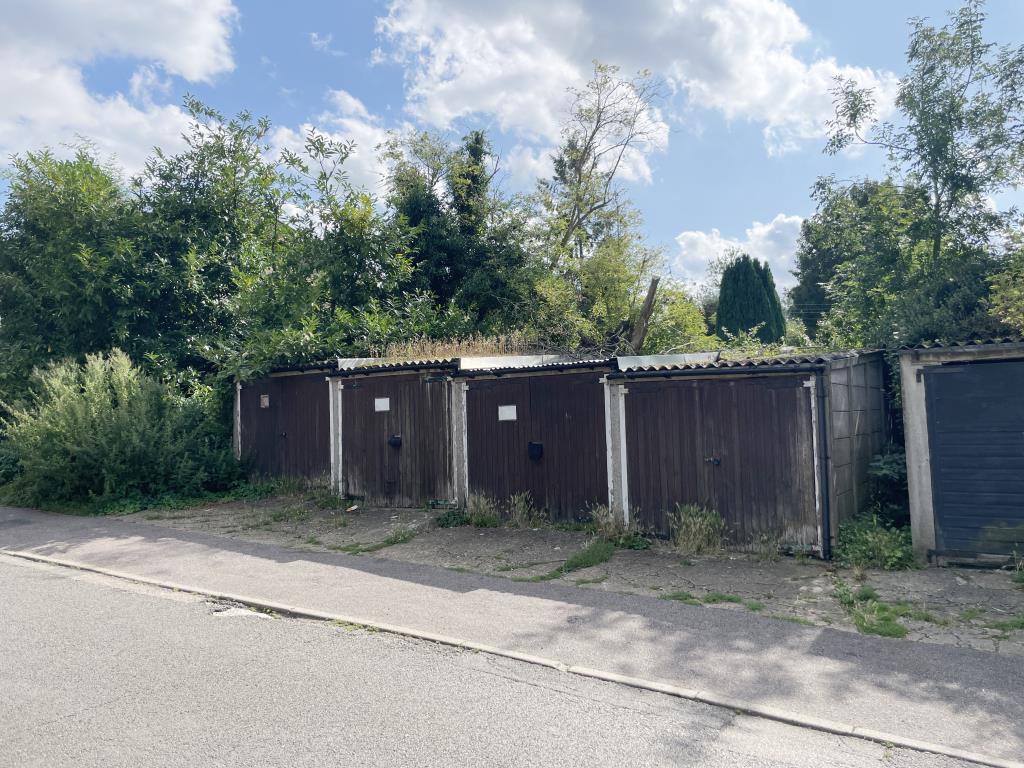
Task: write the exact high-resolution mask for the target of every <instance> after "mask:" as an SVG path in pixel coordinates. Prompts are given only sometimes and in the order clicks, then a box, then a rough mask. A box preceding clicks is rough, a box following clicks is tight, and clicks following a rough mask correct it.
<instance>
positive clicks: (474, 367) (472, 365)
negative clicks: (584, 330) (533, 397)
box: [459, 355, 613, 376]
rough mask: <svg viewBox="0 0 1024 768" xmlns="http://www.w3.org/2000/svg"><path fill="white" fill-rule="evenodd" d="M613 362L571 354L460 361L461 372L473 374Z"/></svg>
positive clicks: (587, 365) (510, 356)
mask: <svg viewBox="0 0 1024 768" xmlns="http://www.w3.org/2000/svg"><path fill="white" fill-rule="evenodd" d="M612 362H613V360H612V359H611V358H607V357H601V358H593V359H583V360H581V359H579V358H575V357H572V356H569V355H508V356H497V357H486V358H485V357H475V358H474V357H464V358H462V360H461V361H460V365H459V373H461V374H463V375H465V376H471V375H473V374H487V373H497V372H502V373H512V372H514V371H561V370H567V369H571V368H594V367H598V366H609V367H610V366H611V365H612Z"/></svg>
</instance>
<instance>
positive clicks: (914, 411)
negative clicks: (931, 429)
mask: <svg viewBox="0 0 1024 768" xmlns="http://www.w3.org/2000/svg"><path fill="white" fill-rule="evenodd" d="M923 368H924V366H923V365H922V363H921V362H920V360H919V359H918V358H917V354H916V352H914V351H910V352H904V353H903V354H901V355H900V379H901V381H902V383H903V430H904V435H905V437H906V450H907V486H908V488H909V490H910V532H911V536H912V537H913V540H914V556H915V557H916V558H917V559H918V561H920V562H922V563H923V562H925V561H927V559H928V551H929V550H934V549H935V514H934V512H933V509H932V467H931V451H930V448H929V446H928V409H927V401H926V400H925V389H924V387H925V384H924V376H923V375H922V369H923Z"/></svg>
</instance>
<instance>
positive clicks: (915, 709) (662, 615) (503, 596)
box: [0, 508, 1024, 765]
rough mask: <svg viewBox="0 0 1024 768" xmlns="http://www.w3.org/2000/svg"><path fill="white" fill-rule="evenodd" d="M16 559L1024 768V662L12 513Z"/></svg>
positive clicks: (555, 588) (600, 595) (415, 568)
mask: <svg viewBox="0 0 1024 768" xmlns="http://www.w3.org/2000/svg"><path fill="white" fill-rule="evenodd" d="M0 547H2V548H4V549H7V550H11V551H20V552H23V553H27V554H31V555H42V556H50V557H55V558H57V559H60V560H67V561H72V562H78V563H83V564H86V565H88V566H90V567H97V568H103V569H107V570H111V571H115V572H119V573H128V574H132V575H133V576H137V577H141V578H146V579H152V580H155V581H158V582H162V583H169V584H172V585H173V584H182V585H187V586H189V587H192V588H197V589H198V590H199V591H200V592H204V591H205V592H215V593H221V594H228V595H231V594H235V595H243V596H246V597H247V598H249V599H255V600H260V601H262V602H270V603H277V604H286V605H291V606H296V607H298V608H300V609H304V610H312V611H319V612H321V613H326V614H333V615H340V616H350V617H356V619H358V620H360V621H365V622H369V623H375V624H384V625H392V626H394V625H399V626H402V627H408V628H411V631H414V632H426V633H429V634H433V635H439V636H442V635H443V636H447V637H450V638H458V639H464V640H468V641H472V642H475V643H478V644H484V645H488V646H496V647H498V648H503V649H507V650H511V651H514V652H519V653H524V654H529V655H533V656H541V657H545V658H547V659H552V660H554V661H556V662H558V663H561V664H565V665H566V666H574V665H575V666H578V667H588V668H592V669H597V670H602V671H604V672H608V673H615V674H619V675H625V676H629V677H634V678H641V679H644V680H649V681H655V682H664V683H669V684H672V685H676V686H679V687H681V688H688V689H692V690H698V691H708V692H710V693H711V694H712V695H715V696H718V697H728V698H729V699H730V700H733V701H739V702H744V703H745V704H749V705H753V706H758V707H764V708H767V709H774V710H775V711H779V710H782V711H783V712H785V713H788V714H790V715H793V716H797V717H800V718H804V719H807V718H811V719H817V718H821V719H825V720H831V721H838V722H839V723H847V724H849V725H852V726H857V727H860V728H867V729H873V730H875V731H876V732H883V733H886V734H894V735H895V736H896V737H897V738H910V739H916V740H922V741H926V742H932V743H936V742H937V743H939V744H942V745H948V746H950V747H953V748H960V749H964V750H967V751H971V752H974V753H977V754H982V755H990V756H992V757H995V758H1003V759H1006V760H1010V761H1019V760H1020V757H1021V755H1022V754H1024V699H1022V698H1021V695H1020V692H1021V690H1022V686H1024V664H1021V660H1020V658H1018V657H1014V656H1004V655H1001V654H996V653H985V652H981V651H972V650H969V649H962V648H956V647H954V646H948V645H937V644H932V643H912V642H905V641H900V640H890V639H887V638H877V637H869V636H864V635H857V634H853V633H850V632H840V631H836V630H831V629H827V628H821V627H802V626H798V625H795V624H791V623H788V622H783V621H777V620H773V619H771V618H766V617H761V616H757V615H754V614H749V613H748V612H745V611H744V612H736V611H720V610H711V609H707V608H703V607H700V606H689V605H683V604H681V603H675V602H672V601H665V600H658V599H655V598H653V597H641V596H636V595H621V594H615V593H611V592H605V591H602V590H595V589H583V588H579V587H576V586H573V585H568V584H558V583H554V582H551V583H544V584H526V583H518V582H512V581H509V580H508V579H501V578H494V577H490V576H485V575H481V574H472V573H456V572H454V571H450V570H447V569H445V568H438V567H434V566H424V565H416V564H412V563H403V562H398V561H394V560H387V559H377V558H374V557H356V556H353V555H346V554H342V553H334V552H327V553H316V552H304V551H301V550H297V549H289V548H283V547H280V546H275V545H268V544H257V543H253V542H242V541H238V540H236V539H231V538H228V537H223V536H213V535H210V534H204V533H200V532H194V531H192V532H190V531H180V530H175V529H169V528H166V527H162V526H154V525H151V524H147V523H142V522H136V521H127V520H123V519H120V518H93V517H89V518H86V517H74V516H68V515H53V514H46V513H42V512H38V511H32V510H24V509H22V510H19V509H9V508H0ZM2 610H3V603H2V601H0V611H2ZM0 695H2V688H0ZM563 720H564V718H563ZM562 727H565V726H562ZM826 764H827V763H826ZM1021 765H1024V763H1021Z"/></svg>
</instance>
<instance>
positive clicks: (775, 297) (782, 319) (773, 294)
mask: <svg viewBox="0 0 1024 768" xmlns="http://www.w3.org/2000/svg"><path fill="white" fill-rule="evenodd" d="M754 268H755V269H756V270H757V272H758V275H759V276H760V278H761V282H762V283H764V290H765V292H766V293H767V294H768V305H769V307H770V308H771V318H770V320H769V321H768V322H767V323H766V324H765V325H766V326H767V327H769V328H770V329H771V334H772V336H773V338H774V339H775V340H776V341H777V340H779V339H781V338H782V337H783V336H785V335H786V316H785V315H784V314H783V312H782V300H781V299H779V292H778V291H777V290H775V278H774V277H772V270H771V267H769V266H768V262H767V261H758V260H757V259H755V260H754Z"/></svg>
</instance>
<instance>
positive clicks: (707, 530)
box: [669, 504, 728, 555]
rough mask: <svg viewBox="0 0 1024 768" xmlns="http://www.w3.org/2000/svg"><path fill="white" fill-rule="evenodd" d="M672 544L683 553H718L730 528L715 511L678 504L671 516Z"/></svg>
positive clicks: (693, 505) (692, 505)
mask: <svg viewBox="0 0 1024 768" xmlns="http://www.w3.org/2000/svg"><path fill="white" fill-rule="evenodd" d="M669 531H670V534H671V537H672V543H673V544H674V545H675V547H676V548H677V549H678V550H679V551H680V552H682V553H684V554H687V555H699V554H702V553H705V552H717V551H719V550H720V549H721V548H722V546H723V545H724V543H725V538H726V536H727V535H728V528H727V526H726V524H725V520H723V519H722V516H721V515H720V514H718V512H717V511H716V510H714V509H708V508H706V507H701V506H698V505H696V504H676V508H675V509H674V510H672V512H671V513H670V514H669Z"/></svg>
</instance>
